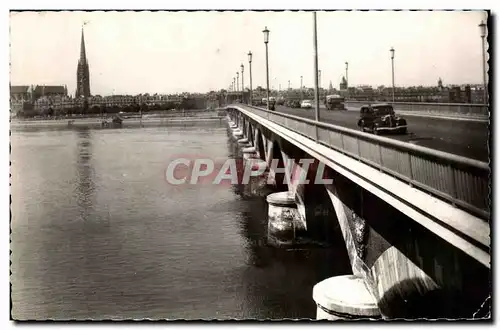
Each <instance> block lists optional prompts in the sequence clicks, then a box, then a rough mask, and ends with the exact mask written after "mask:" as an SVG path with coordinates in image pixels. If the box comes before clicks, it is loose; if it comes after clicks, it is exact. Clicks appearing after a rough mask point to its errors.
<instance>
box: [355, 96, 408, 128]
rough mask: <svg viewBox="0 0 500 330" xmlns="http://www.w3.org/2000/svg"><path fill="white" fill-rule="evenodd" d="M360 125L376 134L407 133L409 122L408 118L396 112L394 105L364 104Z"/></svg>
mask: <svg viewBox="0 0 500 330" xmlns="http://www.w3.org/2000/svg"><path fill="white" fill-rule="evenodd" d="M358 126H359V127H360V128H361V130H363V132H365V131H369V132H371V133H374V134H379V133H381V132H395V133H402V134H405V133H406V132H407V127H408V124H407V122H406V119H404V118H401V117H400V116H397V115H396V114H395V113H394V108H393V107H392V105H390V104H387V103H380V104H372V105H364V106H362V107H361V109H360V118H359V120H358Z"/></svg>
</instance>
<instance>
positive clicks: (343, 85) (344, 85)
mask: <svg viewBox="0 0 500 330" xmlns="http://www.w3.org/2000/svg"><path fill="white" fill-rule="evenodd" d="M339 89H340V90H341V91H345V90H347V80H346V79H345V77H342V80H341V82H340V86H339Z"/></svg>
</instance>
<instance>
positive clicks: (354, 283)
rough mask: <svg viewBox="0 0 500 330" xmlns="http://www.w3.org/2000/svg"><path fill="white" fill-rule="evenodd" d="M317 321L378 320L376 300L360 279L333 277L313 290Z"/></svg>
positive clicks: (378, 313)
mask: <svg viewBox="0 0 500 330" xmlns="http://www.w3.org/2000/svg"><path fill="white" fill-rule="evenodd" d="M313 300H314V301H315V302H316V306H317V311H316V319H317V320H331V321H333V320H350V319H379V318H380V317H381V315H380V311H379V309H378V306H377V300H376V299H375V298H374V297H373V296H372V295H371V293H370V292H369V291H368V289H367V288H366V285H365V283H364V281H363V279H362V278H360V277H357V276H354V275H343V276H335V277H331V278H328V279H326V280H323V281H321V282H319V283H318V284H316V285H315V286H314V288H313Z"/></svg>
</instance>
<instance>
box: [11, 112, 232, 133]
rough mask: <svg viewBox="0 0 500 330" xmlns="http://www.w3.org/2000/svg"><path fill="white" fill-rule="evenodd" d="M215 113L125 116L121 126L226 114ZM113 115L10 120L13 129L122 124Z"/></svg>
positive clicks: (209, 119) (218, 119)
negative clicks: (114, 119)
mask: <svg viewBox="0 0 500 330" xmlns="http://www.w3.org/2000/svg"><path fill="white" fill-rule="evenodd" d="M211 112H215V113H213V114H207V113H206V112H205V114H201V113H199V114H196V115H192V116H179V115H177V116H175V115H174V116H161V117H148V116H143V117H142V118H140V117H135V116H134V117H132V118H130V117H129V118H125V119H124V120H123V122H122V124H121V127H135V126H141V125H142V126H150V125H164V124H196V123H201V122H221V121H222V120H223V119H224V118H225V116H221V115H218V114H217V112H216V111H211ZM112 118H113V117H112V116H108V117H106V118H101V117H81V118H58V119H55V118H53V119H50V118H44V119H30V120H26V119H24V120H17V119H12V120H11V122H10V127H11V129H16V128H57V127H67V128H72V127H88V128H101V127H102V128H108V127H109V128H113V127H120V126H113V125H112V123H111V120H112ZM105 121H106V122H108V123H109V124H110V125H109V126H108V127H105V126H104V125H103V122H105Z"/></svg>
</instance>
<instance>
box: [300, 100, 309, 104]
mask: <svg viewBox="0 0 500 330" xmlns="http://www.w3.org/2000/svg"><path fill="white" fill-rule="evenodd" d="M302 102H304V103H306V102H307V103H311V100H304V101H302Z"/></svg>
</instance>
